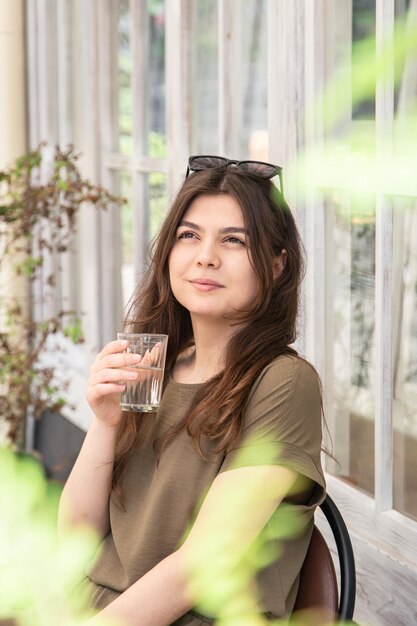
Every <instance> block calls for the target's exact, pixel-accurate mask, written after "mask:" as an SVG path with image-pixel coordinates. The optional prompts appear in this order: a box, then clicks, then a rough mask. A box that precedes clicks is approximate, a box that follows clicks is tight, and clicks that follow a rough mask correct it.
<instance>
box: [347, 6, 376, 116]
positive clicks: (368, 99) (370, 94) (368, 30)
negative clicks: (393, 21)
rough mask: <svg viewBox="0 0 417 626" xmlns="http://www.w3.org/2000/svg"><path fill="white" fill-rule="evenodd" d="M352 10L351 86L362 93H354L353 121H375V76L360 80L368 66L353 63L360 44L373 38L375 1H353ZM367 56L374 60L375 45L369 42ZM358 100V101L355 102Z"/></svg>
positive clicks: (360, 50) (360, 49)
mask: <svg viewBox="0 0 417 626" xmlns="http://www.w3.org/2000/svg"><path fill="white" fill-rule="evenodd" d="M352 8H353V10H352V43H353V48H352V50H353V63H352V71H353V77H352V78H353V84H355V83H356V84H358V85H360V87H359V90H362V93H355V94H354V97H355V104H354V107H353V111H352V117H353V119H354V120H373V119H375V92H376V82H375V76H373V77H372V79H371V81H369V80H367V81H364V80H363V79H362V80H361V76H360V75H361V74H363V73H364V72H367V70H368V67H369V66H365V65H364V64H363V63H355V53H356V52H357V53H359V54H361V52H362V50H363V48H362V47H361V45H358V44H360V43H361V42H364V40H367V39H370V38H372V37H375V20H376V13H375V0H353V7H352ZM367 47H368V50H367V56H368V58H369V56H370V55H373V57H374V59H375V43H374V42H372V41H369V46H367ZM356 98H359V101H357V100H356Z"/></svg>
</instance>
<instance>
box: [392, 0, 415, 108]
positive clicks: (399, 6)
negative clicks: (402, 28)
mask: <svg viewBox="0 0 417 626" xmlns="http://www.w3.org/2000/svg"><path fill="white" fill-rule="evenodd" d="M413 13H414V12H413ZM413 13H412V12H411V11H410V0H395V19H396V23H397V24H398V23H399V21H402V20H405V22H408V23H412V21H413V20H415V16H414V15H413ZM394 45H395V46H396V47H397V46H399V45H401V41H399V40H398V39H397V37H396V36H395V35H394ZM415 62H416V56H415V50H414V49H413V51H411V50H410V51H409V53H408V55H407V56H406V59H405V63H401V64H398V63H396V64H395V66H394V70H395V77H394V80H395V93H394V96H395V100H394V106H395V113H396V114H397V115H398V114H401V112H402V110H403V109H404V108H406V107H407V106H409V105H410V102H407V94H410V92H411V93H413V84H414V77H415ZM410 87H411V90H410Z"/></svg>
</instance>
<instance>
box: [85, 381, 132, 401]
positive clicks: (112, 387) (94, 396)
mask: <svg viewBox="0 0 417 626" xmlns="http://www.w3.org/2000/svg"><path fill="white" fill-rule="evenodd" d="M124 389H125V385H120V384H114V383H113V384H110V383H103V384H101V385H94V387H92V388H91V389H90V390H89V392H88V393H87V399H88V401H89V402H94V401H96V400H99V399H100V398H102V397H103V396H109V395H111V394H114V393H121V392H122V391H123V390H124Z"/></svg>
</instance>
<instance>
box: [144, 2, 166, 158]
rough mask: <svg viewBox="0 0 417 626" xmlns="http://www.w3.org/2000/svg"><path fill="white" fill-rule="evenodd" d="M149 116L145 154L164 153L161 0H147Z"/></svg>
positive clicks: (163, 52) (162, 154) (162, 6)
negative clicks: (146, 152) (146, 151)
mask: <svg viewBox="0 0 417 626" xmlns="http://www.w3.org/2000/svg"><path fill="white" fill-rule="evenodd" d="M148 24H149V25H148V28H149V43H148V46H149V48H148V54H149V78H148V80H149V91H148V94H149V95H148V101H147V103H146V106H147V110H148V119H149V135H148V153H149V155H150V156H153V157H165V156H166V139H165V136H166V133H165V1H164V0H148Z"/></svg>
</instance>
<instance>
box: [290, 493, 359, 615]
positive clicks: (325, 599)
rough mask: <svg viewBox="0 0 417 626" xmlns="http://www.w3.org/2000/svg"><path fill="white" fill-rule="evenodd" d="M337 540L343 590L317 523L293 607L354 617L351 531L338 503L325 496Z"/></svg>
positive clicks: (354, 577)
mask: <svg viewBox="0 0 417 626" xmlns="http://www.w3.org/2000/svg"><path fill="white" fill-rule="evenodd" d="M320 508H321V509H322V511H323V513H324V515H325V517H326V519H327V521H328V523H329V526H330V528H331V530H332V532H333V536H334V539H335V542H336V547H337V552H338V557H339V564H340V593H339V592H338V584H337V577H336V572H335V568H334V565H333V559H332V556H331V553H330V550H329V548H328V546H327V543H326V541H325V540H324V538H323V535H322V534H321V533H320V531H319V530H318V528H317V527H316V526H315V527H314V529H313V534H312V537H311V541H310V545H309V548H308V551H307V556H306V558H305V561H304V563H303V567H302V568H301V572H300V584H299V588H298V594H297V599H296V603H295V607H294V611H300V610H303V609H322V610H324V611H325V612H326V614H327V615H329V617H330V618H332V619H334V620H338V619H340V620H350V619H352V617H353V611H354V608H355V596H356V570H355V559H354V556H353V549H352V543H351V541H350V537H349V532H348V530H347V528H346V524H345V522H344V521H343V518H342V515H341V513H340V511H339V509H338V508H337V506H336V504H335V503H334V502H333V500H332V499H331V498H330V496H329V495H327V496H326V499H325V500H324V502H323V503H322V504H321V505H320Z"/></svg>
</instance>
